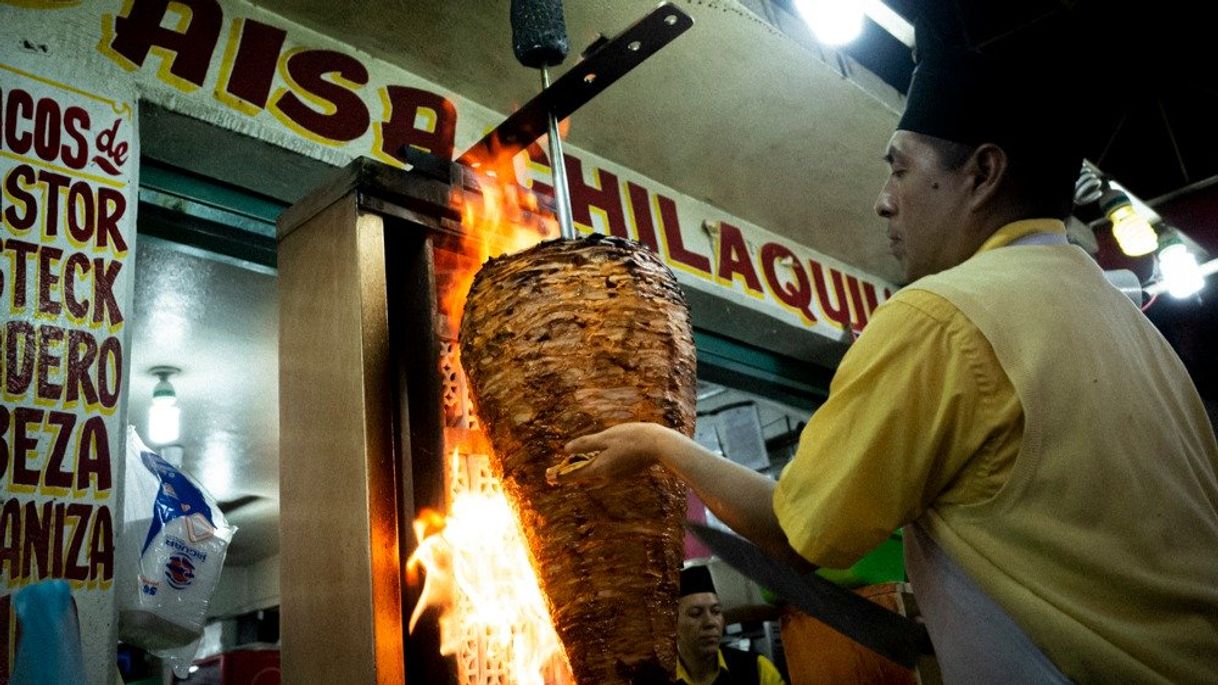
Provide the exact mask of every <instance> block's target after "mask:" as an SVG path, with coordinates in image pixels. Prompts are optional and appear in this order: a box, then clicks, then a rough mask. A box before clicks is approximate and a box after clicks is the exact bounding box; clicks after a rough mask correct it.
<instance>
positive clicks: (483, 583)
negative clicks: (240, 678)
mask: <svg viewBox="0 0 1218 685" xmlns="http://www.w3.org/2000/svg"><path fill="white" fill-rule="evenodd" d="M518 161H519V160H518V159H514V158H512V157H511V156H508V155H502V154H499V155H488V156H487V158H486V159H484V160H479V161H478V162H475V163H474V164H473V165H472V166H473V168H474V169H475V170H476V176H477V185H478V192H477V193H476V194H472V195H471V194H469V193H466V192H465V190H464V189H462V188H457V189H455V190H454V192H455V193H458V194H460V195H461V197H460V198H458V199H457V200H456V201H457V202H459V204H460V206H461V210H462V232H463V236H462V239H461V244H460V247H459V250H460V252H461V259H459V260H458V261H459V265H458V266H456V267H453V268H452V270H451V271H450V272H449V273H447V274H446V276H447V278H446V279H445V280H446V283H442V284H441V286H442V289H441V293H440V300H441V301H440V307H441V312H442V313H443V314H444V315H445V316H447V321H448V325H449V326H450V327H451V329H452V331H454V332H455V330H456V329H457V327H458V323H459V321H460V319H461V312H462V310H463V308H464V306H465V298H466V295H467V294H468V292H469V287H470V285H471V284H472V283H473V279H474V275H475V274H476V272H477V270H478V268H479V267H480V266H481V264H482V263H483V262H484V261H485V260H486V259H487V258H489V257H494V256H498V255H501V254H506V253H511V252H515V251H518V250H521V249H524V248H527V247H531V246H532V245H534V244H536V243H537V242H539V241H540V240H542V239H544V238H548V237H557V235H558V229H557V225H556V224H555V222H554V221H553V219H552V218H551V217H550V216H549V215H548V214H542V213H541V212H540V211H539V203H538V200H537V196H536V195H534V194H533V193H532V192H531V191H529V190H527V189H525V188H523V187H521V186H520V185H518V183H517V178H518V177H519V175H518V174H517V162H518ZM454 337H455V336H454ZM449 349H450V352H449V354H450V356H451V360H450V362H449V369H448V370H447V373H448V374H449V375H450V376H451V377H452V378H453V379H455V380H456V381H457V384H458V385H459V387H460V388H462V389H463V388H464V387H465V383H464V375H463V372H461V371H460V366H459V360H458V359H457V346H456V345H455V344H452V345H449ZM462 394H464V391H463V390H462ZM462 399H464V398H462ZM464 406H465V409H464V412H465V413H466V414H467V416H465V417H464V418H463V419H462V420H461V422H460V423H461V425H460V426H459V427H456V428H454V427H452V426H451V425H450V426H449V427H447V428H446V430H445V442H446V449H447V450H449V451H450V452H451V459H450V462H449V465H448V466H449V468H448V474H447V484H446V485H447V495H448V512H447V513H446V514H441V513H438V512H434V511H428V512H425V513H424V514H423V515H422V516H420V518H419V520H417V521H415V524H414V525H415V536H416V539H418V540H419V546H418V548H417V549H416V550H415V552H414V554H412V555H411V557H410V559H409V560H408V562H407V570H408V572H409V573H411V574H416V573H417V571H418V569H419V567H422V569H423V570H424V571H425V581H424V585H423V590H422V594H421V597H420V599H419V602H418V604H417V605H416V607H415V610H414V614H413V615H412V616H411V620H410V629H411V630H413V629H414V627H415V625H416V623H417V622H418V621H419V619H420V617H421V616H422V614H423V613H424V611H425V610H426V609H428V608H429V607H435V608H437V609H438V610H439V615H440V617H439V626H440V640H441V648H440V651H441V653H443V654H446V655H452V656H453V657H454V658H455V660H456V665H457V677H458V682H460V683H468V684H470V685H473V684H475V683H477V684H479V685H481V684H483V683H488V684H489V683H496V684H499V683H503V684H507V683H519V684H521V685H569V684H571V683H573V682H574V680H573V678H572V677H571V675H570V668H569V667H568V666H567V660H566V656H565V654H564V653H563V650H562V645H561V643H560V642H559V640H558V636H557V634H556V633H555V631H554V627H553V624H552V623H551V621H550V615H549V612H548V610H547V608H546V603H545V599H544V598H543V597H542V593H541V590H540V588H539V585H538V581H537V575H536V573H535V572H534V570H533V565H532V563H531V561H530V556H529V552H528V547H527V545H526V544H525V541H524V537H523V534H522V532H521V530H520V526H519V523H518V517H517V516H516V512H515V511H514V510H513V508H512V506H511V504H510V503H509V502H508V500H507V498H506V497H505V496H504V494H503V490H502V488H501V487H500V484H499V482H498V481H497V480H496V479H495V477H494V476H493V475H492V473H491V468H490V462H489V455H490V445H489V441H488V440H487V439H486V436H485V435H484V434H483V433H482V432H481V431H480V430H478V425H479V424H478V422H477V418H476V417H475V416H473V415H472V408H470V407H469V406H468V403H466V404H465V405H464ZM446 420H447V419H446Z"/></svg>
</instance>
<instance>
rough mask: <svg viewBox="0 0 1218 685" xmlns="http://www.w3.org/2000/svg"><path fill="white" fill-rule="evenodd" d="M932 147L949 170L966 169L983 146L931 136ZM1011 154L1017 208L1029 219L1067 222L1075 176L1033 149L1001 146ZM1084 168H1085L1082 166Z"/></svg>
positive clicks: (944, 167) (1053, 159) (1009, 166)
mask: <svg viewBox="0 0 1218 685" xmlns="http://www.w3.org/2000/svg"><path fill="white" fill-rule="evenodd" d="M928 140H929V141H930V143H931V147H932V148H934V150H935V153H936V154H937V155H938V157H939V163H940V164H941V165H942V168H943V169H945V170H947V171H955V170H957V169H959V168H960V167H962V166H964V163H965V162H967V161H968V159H969V157H970V156H972V154H973V152H974V151H976V150H977V148H978V147H980V146H979V145H972V144H969V143H958V142H956V141H952V140H944V139H943V138H936V137H933V136H929V137H928ZM999 147H1001V148H1002V149H1003V150H1004V151H1006V153H1007V160H1008V166H1007V174H1008V177H1009V180H1010V184H1011V189H1010V192H1011V193H1012V196H1013V198H1014V201H1015V203H1016V205H1017V206H1018V207H1020V208H1022V209H1023V210H1024V211H1026V212H1027V213H1028V218H1032V217H1051V218H1055V219H1065V218H1066V217H1067V216H1069V215H1070V212H1071V211H1072V210H1073V208H1074V181H1075V179H1076V177H1077V175H1078V170H1075V171H1074V173H1073V174H1071V173H1069V171H1068V170H1067V169H1064V168H1063V165H1062V163H1061V160H1060V159H1058V158H1056V157H1055V156H1053V155H1052V154H1049V155H1048V158H1046V155H1043V154H1042V155H1037V154H1035V152H1034V151H1033V150H1032V149H1027V148H1023V149H1021V148H1020V147H1015V148H1014V149H1015V151H1014V152H1012V147H1011V146H1005V145H1000V146H999ZM1080 168H1081V165H1080Z"/></svg>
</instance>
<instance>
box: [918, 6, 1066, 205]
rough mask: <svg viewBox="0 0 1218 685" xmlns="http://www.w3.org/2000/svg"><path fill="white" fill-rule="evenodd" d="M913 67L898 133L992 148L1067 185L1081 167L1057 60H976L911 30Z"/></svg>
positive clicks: (956, 45)
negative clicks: (913, 36) (914, 42)
mask: <svg viewBox="0 0 1218 685" xmlns="http://www.w3.org/2000/svg"><path fill="white" fill-rule="evenodd" d="M916 56H917V66H916V67H915V68H914V72H913V78H912V80H911V82H910V84H909V93H908V95H907V97H906V101H905V112H904V113H903V114H902V115H901V120H900V122H898V123H897V129H898V130H903V131H911V132H914V133H921V134H925V135H929V136H934V137H936V138H942V139H944V140H950V141H954V142H957V143H964V144H967V145H979V144H981V143H994V144H996V145H998V146H1000V147H1002V148H1003V149H1004V150H1006V151H1007V154H1008V155H1010V156H1011V157H1012V158H1015V157H1021V158H1023V159H1027V160H1030V161H1031V162H1032V163H1033V164H1034V165H1035V166H1036V168H1037V169H1038V170H1039V171H1040V172H1041V173H1043V174H1045V175H1047V176H1051V177H1052V178H1053V179H1054V182H1058V181H1059V180H1060V182H1061V183H1065V182H1069V183H1070V184H1071V186H1072V185H1073V182H1074V179H1076V178H1077V177H1078V173H1079V169H1080V168H1081V166H1082V160H1083V154H1082V144H1081V138H1082V136H1081V135H1080V134H1081V128H1080V126H1079V123H1080V118H1079V117H1078V115H1077V114H1076V113H1075V111H1074V109H1073V108H1072V105H1071V100H1072V97H1071V92H1072V91H1071V88H1070V84H1069V81H1068V79H1069V75H1070V73H1071V68H1070V63H1069V60H1067V59H1066V58H1065V57H1064V56H1063V53H1060V52H1054V51H1052V50H1049V49H1046V50H1045V51H1044V52H1043V53H1042V54H1041V55H1034V56H1033V55H1005V56H1001V57H1000V56H996V55H989V54H982V53H980V52H978V51H976V50H972V49H970V48H968V47H967V46H965V45H963V44H961V43H960V42H952V41H948V40H944V39H943V37H942V36H941V35H940V34H939V33H938V32H937V31H936V30H935V28H934V27H933V26H932V25H931V24H930V23H929V22H927V21H919V22H918V25H917V49H916Z"/></svg>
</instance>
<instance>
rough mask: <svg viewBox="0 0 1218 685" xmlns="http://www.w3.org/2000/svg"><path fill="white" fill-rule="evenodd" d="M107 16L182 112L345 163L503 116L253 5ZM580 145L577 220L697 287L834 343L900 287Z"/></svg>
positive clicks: (387, 158)
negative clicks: (658, 260) (641, 248)
mask: <svg viewBox="0 0 1218 685" xmlns="http://www.w3.org/2000/svg"><path fill="white" fill-rule="evenodd" d="M98 4H101V3H98ZM93 7H96V5H95V4H93V3H90V8H93ZM82 11H84V10H83V9H82ZM95 20H96V21H97V22H98V24H97V25H98V29H99V36H98V37H97V41H96V48H97V51H98V52H99V53H100V54H101V55H103V56H104V57H105V59H107V60H109V61H110V62H111V63H112V64H113V65H116V66H117V67H119V68H121V69H123V70H126V71H130V72H132V73H133V74H134V75H135V78H137V79H138V80H139V81H140V83H141V84H142V86H143V90H144V91H145V93H146V94H147V96H148V97H149V98H150V99H152V100H163V101H164V103H165V104H166V106H169V107H171V108H185V107H184V106H185V104H186V103H190V105H191V106H190V107H189V108H188V109H189V110H190V113H191V114H192V115H196V116H200V117H202V118H205V119H210V120H212V121H214V122H216V123H218V124H220V125H223V126H227V127H231V128H237V129H239V130H248V131H249V132H252V133H255V134H259V133H260V134H262V135H269V136H272V137H276V142H281V143H285V144H288V145H289V146H293V147H297V148H299V149H301V150H302V151H304V152H306V153H308V154H314V155H320V156H322V157H323V158H326V159H328V160H331V161H335V162H336V163H345V162H346V161H348V160H349V159H351V158H352V157H355V156H358V155H366V156H371V157H375V158H378V159H380V160H382V161H384V162H387V163H390V164H393V165H396V166H399V167H401V166H404V164H403V162H402V161H400V160H399V159H398V154H399V152H400V151H401V149H402V148H403V147H404V146H408V145H409V146H414V147H417V148H419V149H421V150H424V151H427V152H430V153H431V154H434V155H437V156H440V157H443V158H446V159H450V158H452V157H453V154H454V151H460V150H464V149H465V148H467V147H469V146H470V145H472V144H473V143H474V142H476V141H477V140H478V139H480V138H481V137H482V135H483V134H484V133H485V132H486V131H487V130H489V129H490V128H493V127H494V126H495V125H496V124H498V123H499V121H500V120H501V118H502V116H501V115H499V114H497V113H495V112H492V111H490V110H487V109H485V108H483V107H481V106H479V105H477V104H475V103H472V102H468V101H464V100H462V99H461V98H459V97H457V96H452V97H448V96H445V95H442V94H441V92H442V89H441V88H439V87H437V86H435V85H434V84H430V83H428V82H427V81H424V80H423V79H420V78H418V77H416V76H414V75H412V74H409V73H407V72H405V71H403V70H401V69H399V68H397V67H394V66H392V65H389V64H386V63H384V62H381V61H379V60H375V59H372V58H370V57H368V56H366V55H361V54H358V53H356V52H355V51H354V50H352V49H351V48H350V47H349V46H345V45H342V44H341V43H337V42H336V41H334V40H332V39H330V38H327V37H325V36H320V35H317V34H312V33H311V32H308V31H305V30H303V29H299V28H296V27H293V26H291V25H286V24H285V23H284V22H283V20H282V19H280V18H278V17H275V16H274V15H270V14H265V13H262V12H261V11H260V10H258V9H257V8H253V7H249V6H247V5H240V4H236V3H228V2H215V1H208V2H203V1H201V0H200V1H194V2H165V1H164V0H129V1H128V2H125V3H124V4H123V6H122V7H121V9H119V10H118V11H116V12H114V13H105V12H100V13H99V14H98V15H97V17H96V19H95ZM82 21H83V23H84V24H85V25H86V26H87V25H88V21H87V20H82ZM458 114H460V117H458ZM253 124H257V125H258V129H257V130H250V126H251V125H253ZM306 142H307V143H309V144H311V145H309V146H306V147H303V148H302V147H300V144H301V143H306ZM567 149H568V150H569V151H570V152H571V153H572V154H567V155H565V160H564V163H565V164H566V168H567V171H568V180H569V184H570V186H571V196H572V197H571V203H572V210H573V213H574V217H575V221H576V224H577V226H578V228H580V229H581V230H583V231H585V232H592V231H597V232H600V233H605V234H611V235H617V236H622V237H628V238H632V239H635V240H638V241H640V242H642V243H644V244H646V245H647V246H649V247H651V248H652V249H654V250H655V251H657V252H658V253H659V254H660V256H661V257H662V258H663V259H664V260H665V262H667V264H668V265H669V266H670V267H672V268H673V269H674V270H675V271H676V272H677V275H678V278H679V279H680V280H681V282H682V284H684V285H686V286H688V287H693V288H698V289H700V290H704V291H706V292H710V293H713V294H715V295H718V296H720V297H724V298H727V299H730V300H733V301H735V302H737V303H738V304H741V305H744V306H746V307H749V308H752V309H757V310H760V311H763V312H765V313H767V314H770V315H772V316H774V317H776V318H779V319H782V320H784V321H786V322H787V323H789V324H791V325H793V326H796V327H799V328H804V329H808V330H811V331H815V332H817V333H820V334H823V335H825V336H827V337H829V338H832V339H834V340H842V339H843V338H844V337H845V336H846V332H847V331H851V330H854V331H858V330H861V329H862V328H863V327H864V326H866V324H867V321H868V318H869V317H870V315H871V313H872V312H873V311H874V310H875V308H876V307H877V306H878V305H879V303H880V302H882V301H883V300H885V299H887V297H888V296H889V295H890V294H891V290H892V288H891V287H890V286H889V285H888V284H887V283H885V282H883V281H882V280H880V279H877V278H875V277H872V276H869V275H867V274H864V273H862V272H860V271H858V270H856V269H852V268H849V267H847V266H845V265H843V264H841V263H839V262H836V261H835V260H832V259H830V258H827V257H825V256H824V255H820V254H818V253H816V252H815V251H813V250H811V249H809V248H807V247H804V246H801V245H798V244H796V243H792V242H790V241H787V240H784V239H783V238H781V237H779V236H777V235H775V234H773V233H771V232H769V231H767V230H765V229H764V228H762V227H759V226H754V225H751V224H748V223H747V222H744V221H740V220H737V219H736V218H733V217H731V216H729V215H727V214H725V213H723V212H721V211H719V210H716V209H714V208H712V207H709V206H707V205H705V204H703V203H700V202H697V201H694V200H693V199H691V198H688V197H685V196H683V195H681V194H679V193H677V192H675V191H673V190H672V189H669V188H667V187H665V186H663V185H662V184H660V183H657V182H656V181H654V180H652V179H648V178H645V177H643V176H641V175H639V174H636V173H634V172H632V171H630V170H629V169H626V168H623V167H621V166H619V165H615V164H612V163H610V162H607V161H605V160H601V159H598V158H597V157H595V156H594V155H591V154H585V153H582V152H578V151H576V150H575V148H572V147H568V148H567ZM336 153H337V157H335V154H336ZM327 155H328V156H327ZM517 169H518V172H519V173H518V175H519V180H520V181H521V183H522V184H524V185H529V186H532V187H535V188H538V189H539V190H541V191H543V192H549V191H550V187H549V185H548V184H549V183H550V178H551V175H550V161H549V159H548V156H547V155H546V153H545V152H544V151H543V150H542V149H541V148H540V147H539V146H536V145H534V146H533V147H532V148H530V150H528V151H527V152H525V153H521V159H519V160H518V164H517Z"/></svg>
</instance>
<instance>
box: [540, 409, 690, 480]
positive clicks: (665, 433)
mask: <svg viewBox="0 0 1218 685" xmlns="http://www.w3.org/2000/svg"><path fill="white" fill-rule="evenodd" d="M690 444H693V445H694V446H695V447H696V446H697V443H694V442H693V441H692V440H690V439H689V438H687V437H685V436H684V435H681V434H680V433H678V432H677V431H675V430H672V429H671V428H667V427H665V426H661V425H659V424H657V423H623V424H618V425H616V426H613V427H611V428H607V429H605V430H603V431H601V432H599V433H593V434H591V435H585V436H583V437H580V438H576V439H574V440H572V441H571V442H568V443H567V444H566V445H565V446H564V448H563V449H564V450H565V451H566V452H567V453H569V454H572V455H588V456H589V457H591V460H590V461H589V462H587V464H586V465H584V466H580V467H579V468H573V469H570V470H566V471H565V473H560V475H558V477H557V480H558V482H564V481H567V482H569V481H581V480H598V479H611V478H617V477H620V476H625V475H629V474H632V473H637V472H638V471H640V470H642V469H644V468H646V467H647V466H648V465H650V464H653V463H655V462H657V461H662V460H663V457H664V455H666V454H673V453H675V452H677V451H679V450H682V449H688V448H689V445H690Z"/></svg>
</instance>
